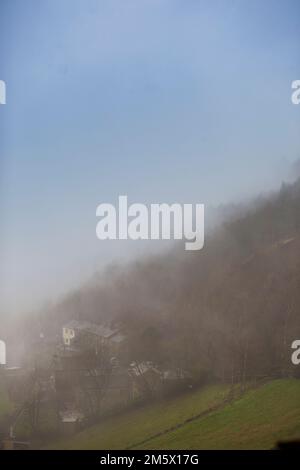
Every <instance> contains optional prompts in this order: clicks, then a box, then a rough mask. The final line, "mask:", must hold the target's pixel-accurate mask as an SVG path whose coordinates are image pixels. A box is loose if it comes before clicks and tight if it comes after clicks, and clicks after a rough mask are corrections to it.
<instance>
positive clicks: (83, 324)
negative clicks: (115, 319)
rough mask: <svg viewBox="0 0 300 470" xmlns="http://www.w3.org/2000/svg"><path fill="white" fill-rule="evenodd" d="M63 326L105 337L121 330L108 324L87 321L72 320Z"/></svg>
mask: <svg viewBox="0 0 300 470" xmlns="http://www.w3.org/2000/svg"><path fill="white" fill-rule="evenodd" d="M63 328H70V329H74V330H79V331H86V332H88V333H91V334H94V335H97V336H101V337H103V338H110V337H111V336H113V335H116V334H117V333H118V332H119V329H112V328H110V327H109V326H106V325H99V324H97V323H91V322H87V321H78V320H71V321H69V322H68V323H66V324H65V325H64V326H63Z"/></svg>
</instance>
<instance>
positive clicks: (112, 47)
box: [0, 0, 300, 313]
mask: <svg viewBox="0 0 300 470" xmlns="http://www.w3.org/2000/svg"><path fill="white" fill-rule="evenodd" d="M0 79H2V80H5V82H6V86H7V104H6V105H5V106H0V216H1V235H0V237H1V238H0V242H1V243H0V257H1V263H0V278H1V279H0V281H1V288H0V297H1V301H0V302H1V305H0V307H1V312H4V313H10V312H15V311H21V310H28V309H30V308H35V307H36V306H38V305H40V304H41V303H42V302H45V301H46V300H47V299H52V298H55V296H57V295H59V294H61V293H62V292H63V291H65V290H67V289H69V288H70V287H72V286H73V285H76V284H78V283H80V282H81V281H82V280H85V279H88V277H89V276H90V275H91V274H92V273H93V272H94V271H95V269H97V268H99V267H101V266H103V265H105V264H106V263H108V262H110V261H111V260H119V259H126V258H128V257H130V256H133V255H135V256H139V255H140V254H141V253H142V252H143V250H144V247H143V246H142V245H140V244H139V242H135V244H133V243H130V242H127V243H126V242H123V243H117V242H100V241H98V240H97V239H96V236H95V227H96V218H95V211H96V207H97V205H98V204H99V203H101V202H116V200H117V197H118V195H119V194H127V195H128V197H129V200H130V201H132V202H145V203H149V202H199V203H205V204H218V203H225V202H227V201H233V202H234V201H238V200H239V199H240V198H243V197H248V196H249V195H251V194H255V193H256V192H259V191H261V190H268V189H269V188H272V187H275V186H276V184H278V183H279V181H280V178H281V175H282V172H284V171H285V169H286V168H285V165H286V164H287V162H288V161H293V160H295V159H297V158H299V157H300V132H299V128H300V107H297V106H293V105H291V100H290V96H291V82H292V80H295V79H300V3H299V1H298V0H288V1H284V0H280V1H274V0H264V1H261V0H260V1H257V0H251V1H250V0H248V1H246V0H239V1H237V0H222V1H221V0H212V1H211V0H209V1H208V0H202V1H201V0H199V1H196V0H180V1H179V0H41V1H38V0H26V1H23V0H0ZM153 243H155V242H153ZM150 249H152V245H151V248H150Z"/></svg>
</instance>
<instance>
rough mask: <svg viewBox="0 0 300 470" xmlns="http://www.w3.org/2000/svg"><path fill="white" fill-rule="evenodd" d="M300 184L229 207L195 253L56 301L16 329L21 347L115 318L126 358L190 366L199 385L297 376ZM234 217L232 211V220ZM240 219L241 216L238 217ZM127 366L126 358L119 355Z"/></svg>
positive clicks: (125, 272) (149, 263) (122, 269)
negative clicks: (67, 328)
mask: <svg viewBox="0 0 300 470" xmlns="http://www.w3.org/2000/svg"><path fill="white" fill-rule="evenodd" d="M299 207H300V180H297V181H296V182H294V183H291V184H282V187H281V189H280V190H279V191H278V193H276V194H273V195H269V196H266V197H263V198H259V199H257V200H256V201H255V202H254V203H253V204H252V205H249V206H248V207H247V209H245V208H244V209H243V210H235V211H234V212H232V211H231V216H230V217H227V218H225V219H226V220H227V221H224V222H223V223H222V224H220V225H218V227H217V228H215V229H214V230H212V231H211V232H210V234H209V235H208V236H207V237H206V241H205V246H204V249H203V250H201V251H200V252H190V253H189V252H186V251H184V250H183V249H182V246H181V245H180V244H179V245H177V246H175V247H173V248H171V249H170V250H169V251H167V252H166V253H165V254H163V255H160V256H151V257H149V258H146V259H143V260H141V261H136V262H134V263H131V264H129V265H127V266H110V267H109V268H107V269H106V271H104V272H102V273H98V274H95V276H94V278H93V279H92V280H91V281H90V282H88V283H86V284H85V285H84V286H82V288H80V289H77V290H75V291H73V292H72V293H70V294H69V295H67V296H66V297H65V298H63V299H62V300H61V301H60V302H58V303H57V304H55V305H53V306H51V307H49V308H48V310H43V311H41V312H39V313H37V314H35V315H31V316H28V317H27V318H26V319H23V320H22V322H21V323H18V328H17V329H16V332H17V334H15V335H14V336H21V337H22V338H23V339H22V345H23V346H24V345H25V346H24V347H25V348H26V347H28V346H29V345H30V344H31V343H32V342H34V340H37V339H38V337H39V335H40V333H41V332H42V333H43V335H44V336H45V338H46V339H47V338H49V339H51V338H57V337H58V336H59V335H60V334H61V327H62V325H63V324H64V323H65V322H66V321H68V320H70V319H76V320H88V321H92V322H95V323H100V322H103V321H104V322H108V323H111V322H119V323H121V324H122V327H123V328H124V330H126V332H127V335H128V340H127V341H128V357H126V361H127V360H129V361H130V360H148V361H153V362H154V363H157V364H160V365H164V366H172V367H180V368H183V369H185V370H188V371H189V372H190V373H191V374H192V375H193V376H194V377H195V379H197V380H198V379H199V380H211V379H217V380H229V379H232V380H240V379H241V377H242V376H243V374H244V375H247V376H254V375H257V374H258V375H259V374H261V375H263V374H273V373H274V374H275V375H286V374H290V373H292V374H293V373H294V372H296V367H295V366H292V364H291V361H290V355H291V354H290V353H291V343H292V341H293V340H294V339H295V338H296V337H297V336H299V335H300V320H299V315H298V311H299V307H300V289H299V286H300V257H299V253H300V211H299ZM233 213H234V215H232V214H233ZM243 214H244V215H243ZM124 360H125V358H124Z"/></svg>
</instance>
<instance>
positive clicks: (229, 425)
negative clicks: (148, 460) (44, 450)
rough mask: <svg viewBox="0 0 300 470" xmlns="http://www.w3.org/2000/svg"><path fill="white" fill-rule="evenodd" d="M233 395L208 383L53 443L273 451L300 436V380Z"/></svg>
mask: <svg viewBox="0 0 300 470" xmlns="http://www.w3.org/2000/svg"><path fill="white" fill-rule="evenodd" d="M227 394H228V388H226V387H224V386H210V387H206V388H205V389H202V390H199V391H195V392H191V393H189V394H186V395H184V396H181V397H177V398H173V399H171V400H169V401H166V402H161V403H159V404H152V405H148V406H145V407H142V408H139V409H136V410H131V411H127V412H125V413H122V414H120V415H118V416H114V417H111V418H107V419H105V420H103V421H102V423H101V424H99V425H96V426H93V427H91V428H89V429H86V430H84V431H82V432H80V433H78V434H76V435H74V436H72V437H71V438H68V439H66V440H61V441H60V442H59V443H56V444H54V445H53V446H51V447H52V448H60V449H61V448H64V449H125V448H128V447H130V448H140V449H145V448H148V449H268V448H272V447H273V446H274V445H275V444H276V442H277V441H278V440H285V439H296V438H298V439H299V438H300V380H294V379H290V380H275V381H272V382H268V383H267V384H265V385H262V386H260V387H258V388H255V389H251V390H248V391H247V392H245V394H243V396H241V397H240V398H236V399H235V400H233V401H232V402H230V403H226V402H224V400H225V398H226V396H227ZM211 408H212V409H215V411H209V410H210V409H211ZM197 416H199V417H197ZM187 420H188V422H186V421H187ZM189 420H191V421H189ZM159 433H161V434H160V435H158V434H159ZM153 436H157V437H153Z"/></svg>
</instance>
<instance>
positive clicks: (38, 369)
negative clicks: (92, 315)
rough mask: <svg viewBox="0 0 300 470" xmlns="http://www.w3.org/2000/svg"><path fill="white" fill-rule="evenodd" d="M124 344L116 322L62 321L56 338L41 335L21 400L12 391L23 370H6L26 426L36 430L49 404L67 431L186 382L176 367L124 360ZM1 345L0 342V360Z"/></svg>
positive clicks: (3, 351) (125, 342)
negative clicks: (27, 422) (170, 368)
mask: <svg viewBox="0 0 300 470" xmlns="http://www.w3.org/2000/svg"><path fill="white" fill-rule="evenodd" d="M127 346H128V339H127V334H126V331H125V330H124V328H123V326H122V325H121V324H117V323H111V324H96V323H91V322H87V321H79V320H72V321H69V322H68V323H66V324H64V325H63V327H62V335H61V336H60V340H58V339H57V338H56V339H55V340H54V341H51V342H50V341H47V340H46V339H45V337H44V335H41V336H40V339H39V341H38V342H36V343H35V345H34V347H33V349H34V351H35V355H34V356H35V358H34V360H33V362H32V366H33V367H32V368H31V374H29V375H28V377H29V379H28V378H27V385H26V389H27V391H28V393H27V395H28V396H26V398H25V397H23V398H22V397H19V396H17V395H18V390H24V387H23V386H22V387H21V386H20V381H21V382H22V381H23V380H24V379H23V377H24V370H23V371H22V370H21V369H19V370H18V371H17V373H13V374H12V373H11V371H9V369H8V368H6V371H7V374H6V375H7V379H8V383H9V384H10V387H11V390H13V391H14V395H15V396H16V397H17V401H19V403H20V405H21V407H20V409H21V408H22V400H23V401H24V407H25V408H24V410H23V415H24V413H25V414H26V413H27V414H28V412H29V413H30V420H31V424H32V427H33V428H34V427H35V428H36V429H38V426H39V423H38V420H39V417H40V416H41V415H42V410H43V408H49V407H52V409H53V410H54V409H55V413H56V416H57V422H58V426H59V427H60V430H61V431H63V432H64V433H73V432H74V431H76V430H77V429H78V428H79V429H80V427H82V426H84V425H85V424H87V423H92V422H93V421H96V420H97V419H99V417H100V416H103V415H105V414H107V413H111V412H116V411H117V410H121V409H123V408H125V407H127V406H129V405H132V404H134V403H135V402H137V401H141V400H144V399H149V398H152V397H154V396H159V395H160V394H163V393H164V390H166V389H169V388H170V385H171V386H172V385H176V384H178V383H181V384H186V385H187V384H188V383H189V382H190V377H189V376H188V374H186V373H184V372H183V371H182V370H161V369H160V368H158V367H157V366H156V365H154V364H153V363H152V362H149V361H143V362H138V361H136V362H129V359H128V351H127ZM4 347H5V345H4V346H3V345H2V343H1V342H0V359H1V362H3V363H4V362H5V360H4V359H5V349H3V348H4ZM10 376H12V377H11V379H10ZM22 393H23V392H22ZM24 398H25V400H24ZM20 400H21V401H20ZM28 404H29V405H28ZM26 406H27V407H28V410H27V409H26ZM14 425H15V424H14Z"/></svg>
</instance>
